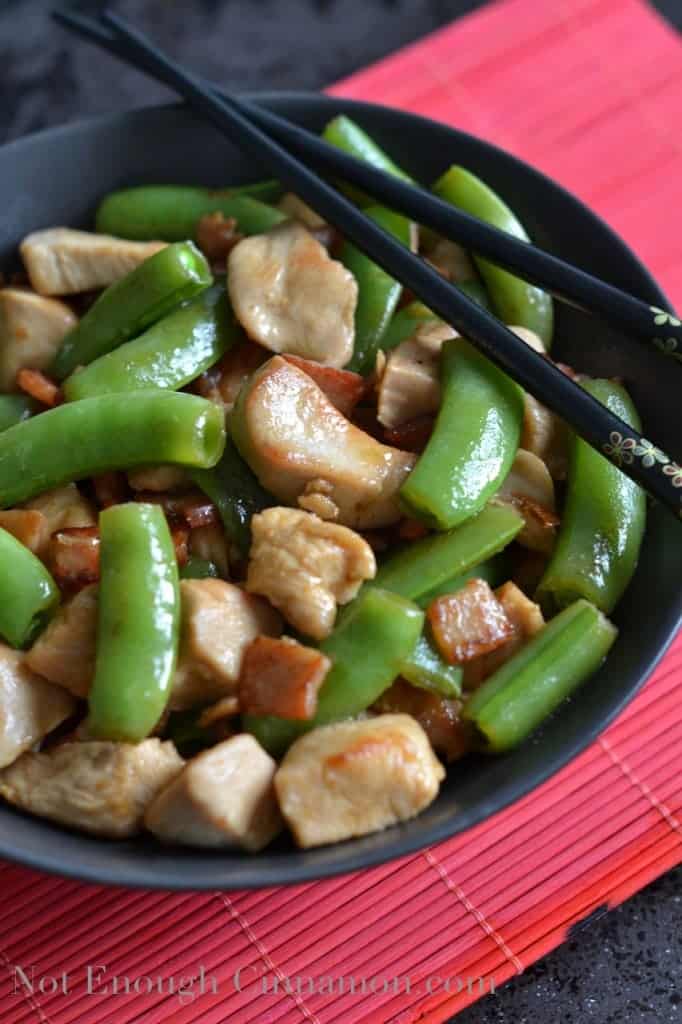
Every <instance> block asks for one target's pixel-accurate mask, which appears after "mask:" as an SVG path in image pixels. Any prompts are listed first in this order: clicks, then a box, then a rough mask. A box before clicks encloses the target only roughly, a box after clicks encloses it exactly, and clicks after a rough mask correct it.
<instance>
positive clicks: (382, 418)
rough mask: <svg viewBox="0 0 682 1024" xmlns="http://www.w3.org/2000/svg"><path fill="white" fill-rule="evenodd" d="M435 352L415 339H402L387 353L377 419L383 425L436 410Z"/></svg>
mask: <svg viewBox="0 0 682 1024" xmlns="http://www.w3.org/2000/svg"><path fill="white" fill-rule="evenodd" d="M438 363H439V358H438V353H433V352H431V351H429V350H428V349H426V348H425V347H424V346H423V345H421V344H420V343H419V342H418V341H417V340H416V339H415V338H408V339H407V340H406V341H402V342H401V343H400V345H398V346H397V348H394V349H393V351H392V352H391V353H390V354H389V356H388V359H387V360H386V367H385V369H384V372H383V374H382V375H381V380H380V381H379V388H378V391H379V396H378V407H377V419H378V420H379V423H382V424H383V425H384V426H385V427H398V426H400V425H401V424H403V423H407V422H408V421H409V420H414V419H417V418H418V417H419V416H426V415H428V414H429V413H433V412H437V410H438V408H439V406H440V380H439V376H438Z"/></svg>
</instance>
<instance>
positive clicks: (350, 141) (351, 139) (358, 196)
mask: <svg viewBox="0 0 682 1024" xmlns="http://www.w3.org/2000/svg"><path fill="white" fill-rule="evenodd" d="M322 138H323V139H325V141H326V142H329V143H330V144H331V145H332V146H336V147H337V148H338V149H342V150H343V152H344V153H348V154H349V155H350V156H354V157H355V158H356V160H364V161H365V163H368V164H371V165H372V167H376V168H377V170H379V171H384V172H385V173H386V174H392V175H394V177H396V178H402V180H403V181H412V178H410V176H409V174H406V173H405V171H403V170H401V169H400V167H398V165H397V164H395V163H394V162H393V160H391V158H390V156H388V154H387V153H385V152H384V151H383V149H381V147H380V146H377V144H376V142H375V141H374V140H373V139H371V138H370V136H369V135H368V134H367V132H365V131H364V130H363V129H362V128H361V127H360V126H359V125H358V124H356V123H355V121H351V119H350V118H349V117H346V116H345V115H344V114H340V115H339V116H338V117H335V118H334V119H333V120H332V121H330V122H329V124H328V125H327V127H326V128H325V130H324V132H323V133H322ZM344 192H346V193H347V195H349V196H350V197H351V198H352V199H353V200H354V201H355V202H357V203H359V204H360V205H361V206H366V205H367V204H368V203H371V202H372V199H370V197H369V196H366V195H365V194H364V193H363V192H361V191H360V190H359V189H356V188H352V187H351V186H350V185H344Z"/></svg>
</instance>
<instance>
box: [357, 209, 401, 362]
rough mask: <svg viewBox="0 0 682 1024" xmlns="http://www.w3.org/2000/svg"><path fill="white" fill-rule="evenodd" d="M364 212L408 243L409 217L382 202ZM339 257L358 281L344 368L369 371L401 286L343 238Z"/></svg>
mask: <svg viewBox="0 0 682 1024" xmlns="http://www.w3.org/2000/svg"><path fill="white" fill-rule="evenodd" d="M365 213H366V214H367V216H368V217H369V218H370V219H371V220H373V221H374V222H375V224H378V225H379V226H380V227H382V228H383V229H384V230H385V231H387V232H389V234H391V235H393V237H394V238H396V239H397V240H398V241H399V242H402V244H403V245H405V246H409V244H410V221H409V220H408V219H407V217H403V216H402V214H400V213H394V212H393V211H392V210H387V209H386V208H385V207H383V206H369V207H367V209H366V210H365ZM339 259H340V260H341V262H342V263H343V264H344V266H346V267H347V268H348V270H350V272H351V273H352V275H353V277H354V278H355V280H356V281H357V284H358V303H357V306H356V309H355V344H354V347H353V357H352V359H351V361H350V362H349V364H348V366H347V367H346V369H348V370H355V372H356V373H365V374H366V373H370V372H371V371H372V370H373V369H374V361H375V358H376V354H377V352H378V350H379V349H380V348H382V339H383V337H384V335H385V333H386V331H387V329H388V326H389V324H390V322H391V318H392V316H393V314H394V313H395V310H396V306H397V305H398V302H399V301H400V296H401V294H402V290H403V286H402V285H401V284H400V282H399V281H396V280H395V279H394V278H392V277H391V276H390V274H387V273H386V271H385V270H383V269H382V268H381V267H380V266H378V265H377V264H376V263H373V262H372V260H371V259H370V258H369V256H367V254H366V253H364V252H362V251H361V250H360V249H357V248H356V247H355V246H354V245H352V244H351V243H350V242H344V244H343V246H342V248H341V252H340V253H339Z"/></svg>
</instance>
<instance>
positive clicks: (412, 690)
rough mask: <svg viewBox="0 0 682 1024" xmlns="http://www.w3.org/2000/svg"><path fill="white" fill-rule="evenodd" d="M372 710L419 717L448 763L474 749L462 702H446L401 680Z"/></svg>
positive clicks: (399, 679)
mask: <svg viewBox="0 0 682 1024" xmlns="http://www.w3.org/2000/svg"><path fill="white" fill-rule="evenodd" d="M373 710H374V711H378V712H379V714H393V713H404V714H406V715H411V716H412V718H416V720H417V721H418V722H419V724H420V725H421V727H422V729H423V730H424V732H425V733H426V735H427V736H428V737H429V741H430V743H431V746H432V747H433V749H434V750H435V751H436V753H438V754H442V755H443V756H444V757H445V759H446V761H456V760H458V759H459V758H460V757H464V755H465V754H467V753H469V751H470V750H471V748H472V741H473V735H472V729H471V725H470V724H469V723H468V722H464V721H463V720H462V718H461V717H460V713H461V710H462V701H461V700H447V699H446V698H445V697H439V696H438V694H436V693H429V692H428V691H427V690H420V689H418V688H417V687H416V686H411V685H410V683H408V682H407V680H406V679H403V678H402V677H399V678H398V679H396V681H395V682H394V683H393V685H392V686H391V687H390V688H389V689H388V690H386V691H385V693H383V694H382V695H381V697H380V698H379V700H378V701H377V702H376V704H375V705H374V708H373Z"/></svg>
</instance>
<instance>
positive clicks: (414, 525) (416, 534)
mask: <svg viewBox="0 0 682 1024" xmlns="http://www.w3.org/2000/svg"><path fill="white" fill-rule="evenodd" d="M428 532H429V531H428V530H427V528H426V527H425V526H424V524H423V523H420V521H419V520H418V519H401V520H400V523H399V525H398V536H399V537H400V539H401V540H419V539H420V537H425V536H426V535H427V533H428Z"/></svg>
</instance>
